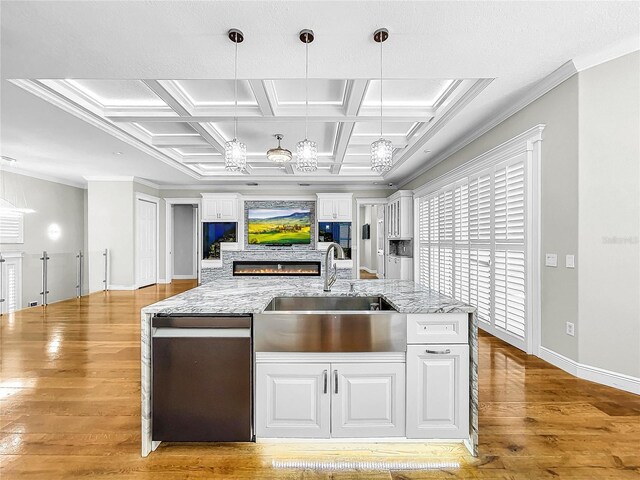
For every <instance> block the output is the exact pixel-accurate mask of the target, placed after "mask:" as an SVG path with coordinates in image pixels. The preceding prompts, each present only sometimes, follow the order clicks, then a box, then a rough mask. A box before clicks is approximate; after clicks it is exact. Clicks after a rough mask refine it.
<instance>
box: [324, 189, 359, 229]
mask: <svg viewBox="0 0 640 480" xmlns="http://www.w3.org/2000/svg"><path fill="white" fill-rule="evenodd" d="M317 195H318V208H317V219H316V221H318V222H351V221H352V216H353V195H352V194H350V193H318V194H317Z"/></svg>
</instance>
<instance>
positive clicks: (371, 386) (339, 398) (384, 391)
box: [331, 363, 405, 438]
mask: <svg viewBox="0 0 640 480" xmlns="http://www.w3.org/2000/svg"><path fill="white" fill-rule="evenodd" d="M332 368H333V377H334V378H333V399H332V411H331V436H332V437H341V438H356V437H403V436H404V431H405V427H404V424H405V420H404V387H405V381H404V370H405V365H404V364H403V363H352V364H349V363H345V364H333V365H332Z"/></svg>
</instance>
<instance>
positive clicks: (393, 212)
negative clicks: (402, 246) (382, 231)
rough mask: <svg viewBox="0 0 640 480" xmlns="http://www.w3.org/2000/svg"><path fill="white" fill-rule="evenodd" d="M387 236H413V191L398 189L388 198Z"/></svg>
mask: <svg viewBox="0 0 640 480" xmlns="http://www.w3.org/2000/svg"><path fill="white" fill-rule="evenodd" d="M386 213H387V238H389V239H410V238H413V193H412V192H411V191H409V190H398V191H397V192H396V193H394V194H393V195H391V196H390V197H389V198H388V199H387V209H386Z"/></svg>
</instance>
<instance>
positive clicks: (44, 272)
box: [40, 250, 49, 307]
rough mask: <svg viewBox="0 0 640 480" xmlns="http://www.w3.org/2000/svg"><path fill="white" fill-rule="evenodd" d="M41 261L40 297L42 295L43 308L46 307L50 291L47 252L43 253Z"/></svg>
mask: <svg viewBox="0 0 640 480" xmlns="http://www.w3.org/2000/svg"><path fill="white" fill-rule="evenodd" d="M40 260H42V292H40V295H42V306H43V307H46V306H47V303H48V300H47V296H48V295H49V290H48V285H47V275H48V272H47V268H48V262H49V256H48V255H47V251H46V250H45V251H43V252H42V257H40Z"/></svg>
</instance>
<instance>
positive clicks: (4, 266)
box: [0, 255, 22, 315]
mask: <svg viewBox="0 0 640 480" xmlns="http://www.w3.org/2000/svg"><path fill="white" fill-rule="evenodd" d="M21 262H22V259H21V258H3V257H2V255H0V315H2V314H5V313H11V312H15V311H16V310H20V309H21V308H22V292H21V286H22V279H21Z"/></svg>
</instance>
